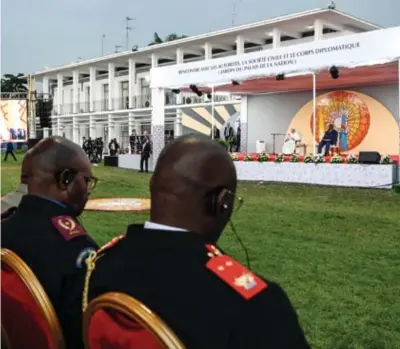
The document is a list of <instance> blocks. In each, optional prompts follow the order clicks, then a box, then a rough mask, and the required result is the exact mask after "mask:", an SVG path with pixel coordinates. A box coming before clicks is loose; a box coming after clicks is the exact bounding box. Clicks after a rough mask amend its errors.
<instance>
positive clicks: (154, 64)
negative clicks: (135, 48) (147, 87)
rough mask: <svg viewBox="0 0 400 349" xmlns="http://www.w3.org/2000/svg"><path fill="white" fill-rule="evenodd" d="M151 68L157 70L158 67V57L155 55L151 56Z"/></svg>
mask: <svg viewBox="0 0 400 349" xmlns="http://www.w3.org/2000/svg"><path fill="white" fill-rule="evenodd" d="M151 67H152V68H157V67H158V57H157V55H156V54H154V53H152V54H151Z"/></svg>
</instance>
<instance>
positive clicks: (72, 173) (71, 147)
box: [1, 137, 98, 349]
mask: <svg viewBox="0 0 400 349" xmlns="http://www.w3.org/2000/svg"><path fill="white" fill-rule="evenodd" d="M30 156H31V161H32V170H31V173H30V176H29V178H27V183H28V193H29V194H28V195H25V196H24V197H23V198H22V200H21V203H20V204H19V207H18V209H17V210H16V212H15V213H14V214H13V215H12V216H11V217H10V218H8V219H5V220H3V221H2V222H1V231H2V241H1V242H2V247H3V248H7V249H9V250H11V251H13V252H15V253H16V254H17V255H18V256H19V257H21V258H22V259H23V260H24V261H25V263H27V264H28V266H29V267H30V268H31V269H32V271H33V273H34V274H35V275H36V277H37V278H38V279H39V282H40V283H41V284H42V286H43V287H44V290H45V291H46V293H47V295H48V296H49V298H50V300H51V302H52V304H53V306H54V308H55V310H56V313H57V315H58V317H59V320H60V322H61V326H62V328H63V332H64V335H65V339H66V342H67V348H74V349H79V348H82V339H81V327H82V324H81V318H82V312H81V301H82V289H83V283H84V277H85V269H84V268H85V262H84V260H85V258H86V257H87V256H88V254H89V253H90V252H91V251H94V250H96V249H97V248H98V246H97V244H96V243H95V242H94V241H93V240H92V239H91V238H90V236H89V235H88V233H87V232H86V231H85V229H84V228H83V227H82V226H81V224H80V223H79V221H78V216H79V215H80V214H81V213H82V211H83V209H84V207H85V204H86V202H87V200H88V197H89V194H90V191H91V190H92V189H93V188H94V185H95V184H96V181H97V179H96V178H95V177H94V176H93V174H92V170H91V165H90V162H89V159H88V157H87V156H86V154H85V152H84V151H83V149H82V148H81V147H80V146H79V145H77V144H75V143H73V142H71V141H69V140H67V139H65V138H62V137H51V138H47V139H45V140H43V141H41V142H39V143H38V144H37V145H36V146H35V147H33V148H32V149H31V153H30Z"/></svg>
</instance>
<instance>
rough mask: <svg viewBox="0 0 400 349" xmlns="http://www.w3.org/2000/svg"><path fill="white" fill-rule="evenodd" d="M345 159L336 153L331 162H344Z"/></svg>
mask: <svg viewBox="0 0 400 349" xmlns="http://www.w3.org/2000/svg"><path fill="white" fill-rule="evenodd" d="M342 163H343V159H342V157H341V156H340V155H335V156H333V157H332V158H331V164H342Z"/></svg>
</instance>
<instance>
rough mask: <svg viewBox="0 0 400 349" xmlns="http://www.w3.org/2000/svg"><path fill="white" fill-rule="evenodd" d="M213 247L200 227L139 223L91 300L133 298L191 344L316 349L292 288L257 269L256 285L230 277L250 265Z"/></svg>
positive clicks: (197, 348) (95, 283)
mask: <svg viewBox="0 0 400 349" xmlns="http://www.w3.org/2000/svg"><path fill="white" fill-rule="evenodd" d="M211 247H212V248H213V249H214V250H215V251H214V253H213V250H212V249H211V250H210V246H209V245H206V243H205V241H204V240H203V239H202V238H201V237H200V236H199V235H197V234H195V233H192V232H185V231H166V230H153V229H143V227H142V226H135V225H131V226H129V227H128V231H127V234H126V237H124V238H122V239H121V240H119V241H118V242H117V243H116V244H115V245H114V246H112V247H109V248H107V249H106V250H105V251H104V252H103V253H102V257H101V258H99V259H98V260H97V262H96V268H95V270H94V272H93V274H92V277H91V280H90V287H89V301H90V300H92V299H93V298H95V297H97V296H99V295H101V294H103V293H105V292H111V291H119V292H123V293H126V294H128V295H130V296H133V297H135V298H137V299H138V300H140V301H142V302H143V303H144V304H145V305H147V306H148V307H149V308H150V309H151V310H153V311H154V312H155V313H157V314H158V315H159V316H160V317H161V318H162V319H163V320H164V321H165V322H166V323H167V324H168V325H169V326H170V327H171V329H172V330H173V331H174V332H175V333H176V334H177V336H178V337H179V338H180V339H181V340H182V342H183V343H184V344H185V346H186V347H187V348H190V349H239V348H240V349H258V348H260V349H261V348H262V349H265V348H268V349H278V348H279V349H303V348H304V349H305V348H309V346H308V344H307V342H306V339H305V338H304V335H303V332H302V330H301V328H300V326H299V323H298V320H297V315H296V312H295V310H294V309H293V308H292V306H291V304H290V301H289V299H288V298H287V296H286V294H285V293H284V291H283V290H282V289H281V288H280V287H279V286H278V285H277V284H275V283H273V282H266V281H265V280H262V279H261V278H258V277H257V276H256V275H254V274H252V273H251V272H249V274H251V275H250V278H249V280H250V281H249V282H244V283H243V282H242V283H241V282H240V281H243V280H241V278H242V274H241V275H238V276H240V277H238V278H237V279H235V281H234V282H233V279H232V282H226V280H225V281H224V280H223V278H224V276H223V273H224V272H227V273H229V271H228V270H229V268H236V269H237V268H242V269H241V270H243V269H244V270H245V268H244V267H243V266H241V265H240V264H238V262H236V261H234V260H233V259H231V258H230V257H229V256H226V255H222V257H223V258H222V262H221V261H219V259H218V258H220V257H218V258H217V256H218V254H219V251H218V250H216V249H215V247H214V246H211ZM214 261H215V263H214V264H213V262H214ZM210 263H211V264H210ZM216 263H217V264H218V263H219V264H220V265H217V264H216ZM235 263H236V264H235ZM221 268H222V269H221ZM224 268H225V269H224ZM237 270H238V269H237ZM247 272H248V271H247ZM218 273H220V275H219V274H218ZM221 273H222V274H221ZM228 275H230V277H231V276H232V275H231V274H228ZM243 275H244V274H243ZM246 280H247V279H246ZM246 280H245V281H246ZM237 281H239V282H237ZM253 291H254V292H255V293H254V292H253ZM246 297H248V298H246Z"/></svg>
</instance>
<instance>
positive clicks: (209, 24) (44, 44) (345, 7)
mask: <svg viewBox="0 0 400 349" xmlns="http://www.w3.org/2000/svg"><path fill="white" fill-rule="evenodd" d="M236 2H237V6H236V8H237V16H236V23H237V24H244V23H249V22H254V21H257V20H263V19H268V18H273V17H276V16H279V15H284V14H288V13H293V12H299V11H304V10H309V9H313V8H318V7H327V5H328V4H329V0H274V1H272V0H242V1H239V0H236ZM232 3H233V1H232V0H200V1H193V0H192V1H190V0H167V1H166V0H148V1H142V0H141V1H132V0H130V1H129V0H2V1H1V12H2V13H1V72H2V74H4V73H17V72H22V73H32V72H34V71H36V70H40V69H43V68H44V67H45V66H48V67H53V66H57V65H62V64H66V63H69V62H71V61H74V60H76V59H78V57H81V58H83V59H85V58H90V57H95V56H99V55H101V41H102V34H105V35H106V39H105V52H106V53H111V52H113V51H114V45H123V46H124V47H125V29H124V28H125V17H126V16H130V17H134V18H136V20H135V21H133V23H132V26H133V27H134V29H133V30H132V32H131V34H130V47H132V46H133V45H134V44H137V45H139V46H142V45H146V44H148V43H149V42H151V40H152V37H153V33H154V32H155V31H156V32H158V33H159V35H160V36H161V37H165V36H166V35H168V34H169V33H177V34H186V35H195V34H201V33H204V32H209V31H213V30H217V29H222V28H226V27H230V26H231V22H232V12H233V11H232V8H233V5H232ZM336 6H337V9H339V10H342V11H345V12H348V13H350V14H353V15H355V16H357V17H360V18H362V19H365V20H368V21H371V22H373V23H376V24H379V25H382V26H384V27H390V26H400V0H378V1H377V0H336Z"/></svg>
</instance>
